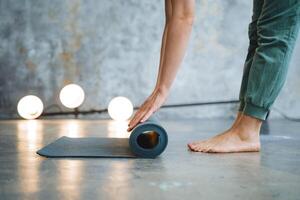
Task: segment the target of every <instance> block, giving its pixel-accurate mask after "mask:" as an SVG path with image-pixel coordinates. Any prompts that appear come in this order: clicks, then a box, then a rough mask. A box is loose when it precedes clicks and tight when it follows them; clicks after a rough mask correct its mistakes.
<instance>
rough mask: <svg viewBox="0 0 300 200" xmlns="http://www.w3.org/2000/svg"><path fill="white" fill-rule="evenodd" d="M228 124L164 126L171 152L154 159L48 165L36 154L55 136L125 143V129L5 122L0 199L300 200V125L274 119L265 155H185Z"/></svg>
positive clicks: (103, 124) (265, 136)
mask: <svg viewBox="0 0 300 200" xmlns="http://www.w3.org/2000/svg"><path fill="white" fill-rule="evenodd" d="M230 122H231V121H230V120H190V121H187V120H175V121H165V122H163V123H162V124H163V125H165V127H166V129H167V130H168V133H169V146H168V148H167V150H166V151H165V153H164V154H162V155H161V156H160V157H159V158H157V159H47V158H43V157H40V156H38V155H37V154H36V153H35V152H36V151H37V150H38V149H40V148H41V147H43V146H44V145H46V144H48V143H50V142H52V141H53V140H55V139H57V138H58V137H61V136H69V137H85V136H99V137H128V135H129V134H128V133H127V132H126V127H127V123H126V122H114V121H103V120H102V121H97V120H36V121H23V120H22V121H1V122H0V199H108V200H109V199H151V200H152V199H187V198H191V199H297V198H298V199H299V196H300V190H299V188H300V167H299V166H300V123H296V122H290V121H283V120H275V121H269V122H268V124H265V125H264V128H263V130H262V136H261V141H262V151H261V152H260V153H236V154H205V153H193V152H190V151H188V150H187V148H186V143H187V142H190V141H192V140H195V139H203V138H207V137H209V136H212V135H214V134H215V133H217V132H220V131H222V130H223V129H225V128H227V127H228V126H229V124H230Z"/></svg>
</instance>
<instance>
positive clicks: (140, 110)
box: [128, 108, 144, 126]
mask: <svg viewBox="0 0 300 200" xmlns="http://www.w3.org/2000/svg"><path fill="white" fill-rule="evenodd" d="M142 111H144V109H143V108H140V109H139V110H138V111H137V112H136V113H135V114H134V116H133V118H132V119H131V120H130V122H129V124H128V126H131V124H132V123H133V122H134V121H135V120H136V118H137V117H138V116H139V115H140V114H141V112H142Z"/></svg>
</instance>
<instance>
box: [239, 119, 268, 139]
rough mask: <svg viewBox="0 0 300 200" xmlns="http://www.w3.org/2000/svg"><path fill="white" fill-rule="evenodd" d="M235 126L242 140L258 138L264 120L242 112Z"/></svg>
mask: <svg viewBox="0 0 300 200" xmlns="http://www.w3.org/2000/svg"><path fill="white" fill-rule="evenodd" d="M240 118H241V119H240V120H239V122H238V124H237V125H236V126H235V130H236V132H237V134H238V135H239V137H240V139H241V140H258V139H259V132H260V128H261V125H262V121H261V120H258V119H256V118H254V117H251V116H247V115H244V114H242V115H241V117H240Z"/></svg>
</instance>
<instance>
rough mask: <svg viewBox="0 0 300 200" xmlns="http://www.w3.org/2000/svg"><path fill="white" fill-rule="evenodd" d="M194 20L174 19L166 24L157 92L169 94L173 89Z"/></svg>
mask: <svg viewBox="0 0 300 200" xmlns="http://www.w3.org/2000/svg"><path fill="white" fill-rule="evenodd" d="M192 20H193V19H192V18H180V17H172V18H171V19H170V21H169V22H168V23H167V24H166V27H165V32H164V37H163V46H162V51H161V54H162V55H161V56H162V58H161V64H160V69H159V75H158V80H157V84H156V87H155V90H159V91H161V92H163V93H167V92H168V91H169V89H170V88H171V85H172V83H173V81H174V79H175V77H176V74H177V71H178V69H179V67H180V64H181V62H182V60H183V57H184V54H185V51H186V48H187V44H188V40H189V37H190V33H191V30H192ZM164 40H165V43H164Z"/></svg>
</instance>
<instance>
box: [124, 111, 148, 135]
mask: <svg viewBox="0 0 300 200" xmlns="http://www.w3.org/2000/svg"><path fill="white" fill-rule="evenodd" d="M150 110H151V108H150V106H147V107H145V108H144V109H143V111H141V113H139V115H138V116H136V117H135V119H134V120H133V121H132V123H131V124H130V126H129V128H128V130H129V131H130V130H132V129H133V128H134V127H135V126H136V125H137V124H138V123H140V122H141V119H143V117H144V116H145V115H146V114H147V113H148V112H149V111H150Z"/></svg>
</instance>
